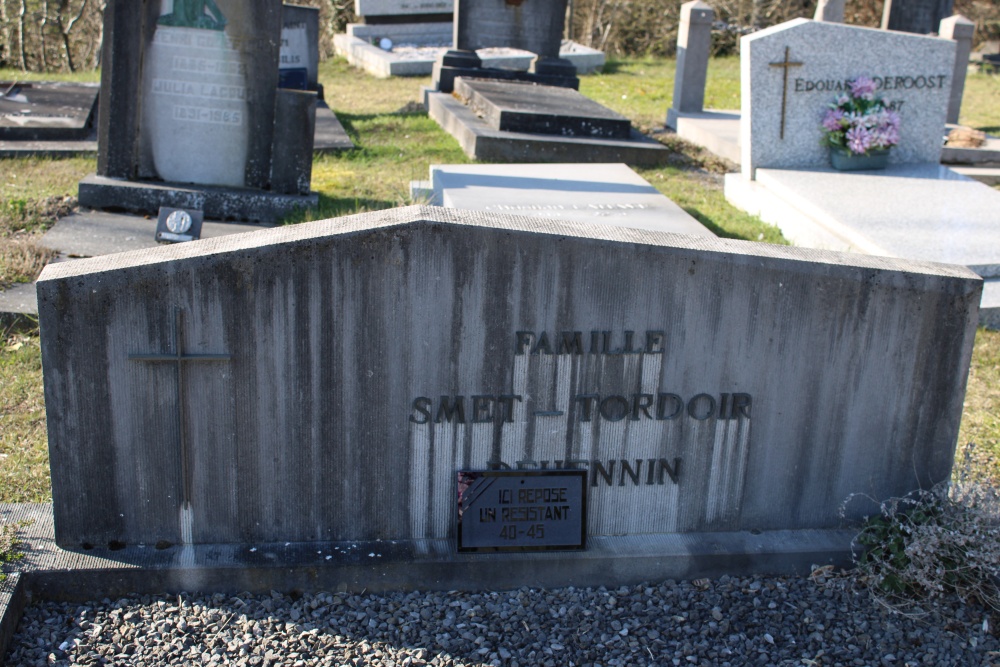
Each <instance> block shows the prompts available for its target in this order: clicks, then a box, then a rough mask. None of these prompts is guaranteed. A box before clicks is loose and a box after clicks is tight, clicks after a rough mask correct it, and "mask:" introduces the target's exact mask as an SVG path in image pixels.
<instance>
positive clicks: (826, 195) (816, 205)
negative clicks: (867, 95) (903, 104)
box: [726, 163, 1000, 327]
mask: <svg viewBox="0 0 1000 667" xmlns="http://www.w3.org/2000/svg"><path fill="white" fill-rule="evenodd" d="M726 199H728V200H729V201H730V203H732V204H734V205H735V206H738V207H739V208H742V209H743V210H746V211H747V212H749V213H752V214H754V215H759V216H760V217H761V219H762V220H764V221H765V222H770V223H772V224H775V225H777V226H778V227H779V228H780V229H781V232H782V234H784V235H785V238H787V239H788V240H789V241H791V242H792V243H794V244H795V245H797V246H805V247H808V248H820V249H824V250H840V251H852V252H861V253H865V254H869V255H878V256H883V257H900V258H905V259H911V260H922V261H929V262H941V263H946V264H960V265H962V266H966V267H968V268H970V269H972V270H973V271H975V272H976V273H977V274H979V275H980V276H982V277H983V278H984V279H986V288H985V289H984V291H983V300H982V303H981V305H980V317H981V320H980V321H981V324H984V325H987V326H991V327H1000V191H997V190H995V189H993V188H991V187H989V186H987V185H984V184H982V183H979V182H978V181H974V180H972V179H970V178H967V177H966V176H963V175H961V174H959V173H957V172H955V171H953V170H951V169H949V168H947V167H944V166H941V165H938V164H927V163H924V164H911V165H894V166H890V167H888V168H887V169H885V170H881V171H868V172H838V171H834V170H833V169H829V168H816V169H809V170H801V169H800V170H795V169H758V170H757V178H756V180H754V181H749V180H746V179H744V178H742V177H741V176H740V175H739V174H728V175H727V176H726Z"/></svg>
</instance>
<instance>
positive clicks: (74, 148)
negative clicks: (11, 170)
mask: <svg viewBox="0 0 1000 667" xmlns="http://www.w3.org/2000/svg"><path fill="white" fill-rule="evenodd" d="M93 155H97V139H96V135H95V138H91V139H85V140H83V141H0V157H4V158H6V157H36V156H37V157H90V156H93Z"/></svg>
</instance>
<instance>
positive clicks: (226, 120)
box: [143, 15, 249, 187]
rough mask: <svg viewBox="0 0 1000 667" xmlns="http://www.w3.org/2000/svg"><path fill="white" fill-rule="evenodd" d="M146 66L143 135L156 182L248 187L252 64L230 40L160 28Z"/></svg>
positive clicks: (195, 30) (201, 31) (207, 32)
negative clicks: (248, 88) (248, 85)
mask: <svg viewBox="0 0 1000 667" xmlns="http://www.w3.org/2000/svg"><path fill="white" fill-rule="evenodd" d="M168 16H169V15H168ZM146 58H147V63H146V66H145V75H144V78H145V81H144V86H145V99H144V104H143V115H144V124H143V133H144V134H145V135H146V141H147V142H148V144H149V146H150V148H151V152H152V157H153V163H154V165H155V167H156V173H157V175H159V177H160V178H162V179H163V180H165V181H173V182H178V183H201V184H205V185H228V186H235V187H242V186H243V185H245V184H246V180H245V179H246V177H245V170H246V161H247V154H248V150H249V125H248V123H247V95H246V64H245V63H244V62H243V60H242V58H241V55H240V52H239V51H237V50H236V49H235V48H233V44H232V42H231V40H230V39H229V37H228V36H227V35H226V33H225V32H223V31H222V30H213V29H207V28H200V27H188V26H181V25H164V24H163V23H162V22H161V24H160V25H157V26H156V32H155V33H154V35H153V43H152V45H151V46H150V47H149V49H148V50H147V53H146Z"/></svg>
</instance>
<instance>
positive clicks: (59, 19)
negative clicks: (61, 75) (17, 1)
mask: <svg viewBox="0 0 1000 667" xmlns="http://www.w3.org/2000/svg"><path fill="white" fill-rule="evenodd" d="M87 2H88V0H83V2H81V3H80V11H78V12H77V13H76V16H74V17H73V18H71V19H69V20H68V21H67V20H66V19H67V17H68V16H70V14H71V12H70V8H71V7H70V0H60V2H59V9H58V11H57V12H56V25H57V26H58V27H59V34H60V35H61V36H62V41H63V49H64V50H65V51H66V66H67V67H69V71H70V72H75V71H76V66H75V65H74V64H73V47H72V45H71V44H70V33H71V32H73V27H74V26H75V25H76V24H77V22H78V21H79V20H80V18H81V17H82V16H83V13H84V12H85V11H86V10H87ZM46 4H48V2H47V1H46Z"/></svg>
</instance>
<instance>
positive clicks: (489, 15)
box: [434, 0, 580, 92]
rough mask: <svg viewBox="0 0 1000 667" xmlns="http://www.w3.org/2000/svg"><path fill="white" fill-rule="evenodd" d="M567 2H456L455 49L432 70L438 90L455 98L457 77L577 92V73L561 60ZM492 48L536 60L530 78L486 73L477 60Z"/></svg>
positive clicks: (494, 71)
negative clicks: (517, 51) (521, 52)
mask: <svg viewBox="0 0 1000 667" xmlns="http://www.w3.org/2000/svg"><path fill="white" fill-rule="evenodd" d="M566 2H567V0H544V1H542V0H521V1H519V2H511V1H509V0H456V2H455V32H454V39H453V42H452V43H453V48H452V49H451V50H449V51H447V52H445V53H443V54H442V55H441V56H440V57H439V59H438V62H437V63H436V64H435V66H434V87H435V88H436V89H437V90H440V91H441V92H451V90H452V86H453V82H454V80H455V78H456V77H459V76H481V77H484V78H495V79H519V80H529V81H535V82H536V83H543V84H548V85H556V86H565V87H569V88H578V87H579V85H580V82H579V80H578V79H577V78H576V67H575V66H574V65H573V63H571V62H570V61H568V60H566V59H564V58H561V57H560V56H559V47H560V45H561V44H562V34H563V26H564V24H565V21H566ZM493 46H503V47H510V48H514V49H522V50H524V51H528V52H530V53H534V54H535V59H534V60H533V61H532V63H531V66H530V67H529V68H528V72H527V73H524V72H517V71H514V70H506V69H503V68H483V67H482V64H483V63H482V60H481V58H480V57H479V56H478V55H477V54H476V51H477V50H479V49H485V48H489V47H493Z"/></svg>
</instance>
